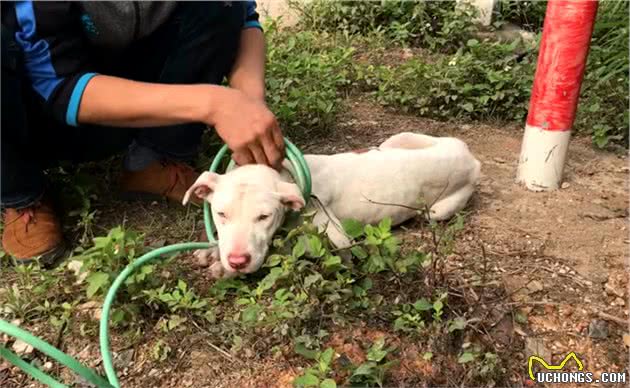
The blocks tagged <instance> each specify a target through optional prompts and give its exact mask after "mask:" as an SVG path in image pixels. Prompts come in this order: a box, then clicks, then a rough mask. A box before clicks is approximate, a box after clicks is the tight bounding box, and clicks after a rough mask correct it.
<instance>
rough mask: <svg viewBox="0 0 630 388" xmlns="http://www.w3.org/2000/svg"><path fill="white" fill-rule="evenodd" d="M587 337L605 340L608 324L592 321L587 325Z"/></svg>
mask: <svg viewBox="0 0 630 388" xmlns="http://www.w3.org/2000/svg"><path fill="white" fill-rule="evenodd" d="M588 336H589V337H591V338H597V339H605V338H607V337H608V323H607V322H606V321H602V320H600V319H594V320H592V321H591V323H590V324H589V325H588Z"/></svg>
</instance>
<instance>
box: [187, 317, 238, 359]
mask: <svg viewBox="0 0 630 388" xmlns="http://www.w3.org/2000/svg"><path fill="white" fill-rule="evenodd" d="M191 322H192V323H193V325H195V327H197V329H199V330H201V331H203V332H205V333H206V334H210V335H211V334H212V333H210V332H209V331H208V330H206V329H204V328H203V327H201V326H199V325H198V324H197V322H195V320H194V319H192V320H191ZM206 343H207V344H208V345H210V347H211V348H212V349H214V350H216V351H217V352H219V353H220V354H221V355H222V356H223V357H225V358H227V359H228V360H230V361H236V362H238V363H239V364H243V361H241V360H239V359H238V358H235V357H233V356H232V355H231V354H230V353H228V352H226V351H225V350H223V349H221V348H220V347H218V346H217V345H215V344H213V343H212V342H210V340H206Z"/></svg>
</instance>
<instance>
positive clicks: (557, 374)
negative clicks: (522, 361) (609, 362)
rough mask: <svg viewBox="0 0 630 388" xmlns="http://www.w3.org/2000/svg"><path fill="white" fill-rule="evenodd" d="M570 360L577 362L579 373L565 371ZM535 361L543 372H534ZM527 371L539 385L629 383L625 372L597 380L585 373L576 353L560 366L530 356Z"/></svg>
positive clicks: (605, 373)
mask: <svg viewBox="0 0 630 388" xmlns="http://www.w3.org/2000/svg"><path fill="white" fill-rule="evenodd" d="M570 360H573V361H575V364H576V366H577V371H570V372H569V371H564V370H563V369H564V368H565V366H566V365H567V363H568V362H569V361H570ZM534 361H537V362H538V363H539V364H540V365H541V366H542V371H539V372H534ZM527 371H528V372H529V378H530V379H532V381H535V382H537V383H600V382H601V383H625V382H626V381H627V378H626V377H627V375H626V373H624V372H602V373H601V375H600V376H599V378H596V377H595V375H594V374H593V373H592V372H586V371H584V363H583V362H582V360H580V358H579V357H578V356H577V355H576V354H575V352H571V353H569V354H567V355H566V357H564V359H563V360H562V362H561V363H560V364H558V365H551V364H548V363H547V361H545V360H543V359H542V357H540V356H536V355H534V356H529V359H528V360H527Z"/></svg>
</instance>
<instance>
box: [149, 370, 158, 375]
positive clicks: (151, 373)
mask: <svg viewBox="0 0 630 388" xmlns="http://www.w3.org/2000/svg"><path fill="white" fill-rule="evenodd" d="M157 374H158V370H157V369H155V368H153V369H151V370H150V371H149V374H148V376H149V377H153V376H157Z"/></svg>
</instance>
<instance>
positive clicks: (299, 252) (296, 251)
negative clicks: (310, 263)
mask: <svg viewBox="0 0 630 388" xmlns="http://www.w3.org/2000/svg"><path fill="white" fill-rule="evenodd" d="M305 252H306V247H305V246H304V242H303V240H302V239H299V240H298V241H297V243H295V245H294V246H293V253H292V254H293V257H295V258H296V259H299V258H300V257H302V256H303V255H304V253H305Z"/></svg>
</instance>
